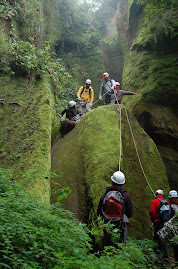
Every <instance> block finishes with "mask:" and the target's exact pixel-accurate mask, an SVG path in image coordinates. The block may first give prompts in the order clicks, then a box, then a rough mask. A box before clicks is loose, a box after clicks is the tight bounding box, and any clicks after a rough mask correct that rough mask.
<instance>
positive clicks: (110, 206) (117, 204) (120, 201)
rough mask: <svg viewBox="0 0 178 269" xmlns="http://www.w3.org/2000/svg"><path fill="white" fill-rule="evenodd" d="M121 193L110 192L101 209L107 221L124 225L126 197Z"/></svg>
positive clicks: (121, 191)
mask: <svg viewBox="0 0 178 269" xmlns="http://www.w3.org/2000/svg"><path fill="white" fill-rule="evenodd" d="M123 192H125V191H124V190H120V191H109V192H107V193H106V195H105V197H104V199H103V204H102V208H101V212H102V216H103V219H104V221H105V223H107V222H109V221H110V222H111V223H112V224H122V223H123V216H124V213H125V206H124V197H123V196H122V193H123Z"/></svg>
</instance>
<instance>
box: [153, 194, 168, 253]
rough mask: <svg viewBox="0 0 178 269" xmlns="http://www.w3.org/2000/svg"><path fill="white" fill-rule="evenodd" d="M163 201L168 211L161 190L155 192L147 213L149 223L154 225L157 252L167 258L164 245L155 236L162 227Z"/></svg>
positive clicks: (157, 236)
mask: <svg viewBox="0 0 178 269" xmlns="http://www.w3.org/2000/svg"><path fill="white" fill-rule="evenodd" d="M163 201H165V202H166V204H167V205H169V211H170V203H169V202H167V201H166V200H164V193H163V190H157V191H156V193H155V198H154V199H153V200H152V201H151V205H150V210H149V213H150V218H151V221H152V222H153V225H154V240H155V241H156V242H157V243H158V247H159V250H160V251H161V252H162V253H163V257H164V258H168V254H167V249H166V243H165V242H164V241H163V240H162V239H161V238H160V237H159V235H158V234H157V232H158V231H159V230H160V229H162V228H163V227H164V222H165V221H163V220H162V218H161V217H160V208H161V205H162V202H163ZM167 220H168V219H167Z"/></svg>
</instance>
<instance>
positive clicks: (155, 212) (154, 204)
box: [150, 195, 170, 222]
mask: <svg viewBox="0 0 178 269" xmlns="http://www.w3.org/2000/svg"><path fill="white" fill-rule="evenodd" d="M156 198H159V199H160V200H163V201H164V198H163V196H162V195H157V196H156V197H155V199H153V200H152V201H151V205H150V218H151V220H152V222H159V221H160V219H159V207H160V203H161V202H160V201H159V200H158V199H156ZM168 204H169V205H170V203H169V202H168Z"/></svg>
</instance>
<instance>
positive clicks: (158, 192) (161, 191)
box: [155, 190, 164, 196]
mask: <svg viewBox="0 0 178 269" xmlns="http://www.w3.org/2000/svg"><path fill="white" fill-rule="evenodd" d="M157 195H164V193H163V190H157V191H156V192H155V196H157Z"/></svg>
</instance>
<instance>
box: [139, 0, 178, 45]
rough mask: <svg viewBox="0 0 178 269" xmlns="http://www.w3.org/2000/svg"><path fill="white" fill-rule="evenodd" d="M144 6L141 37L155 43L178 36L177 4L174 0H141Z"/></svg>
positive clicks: (140, 2)
mask: <svg viewBox="0 0 178 269" xmlns="http://www.w3.org/2000/svg"><path fill="white" fill-rule="evenodd" d="M138 4H141V5H144V6H145V8H144V13H145V16H144V21H143V23H142V24H141V36H142V37H143V36H145V37H146V38H147V39H148V40H152V41H154V42H155V43H156V42H157V41H158V40H159V39H163V37H164V36H170V37H171V38H173V37H175V36H176V35H177V27H178V19H177V8H178V6H177V3H176V1H174V0H162V1H159V0H140V1H138Z"/></svg>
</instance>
